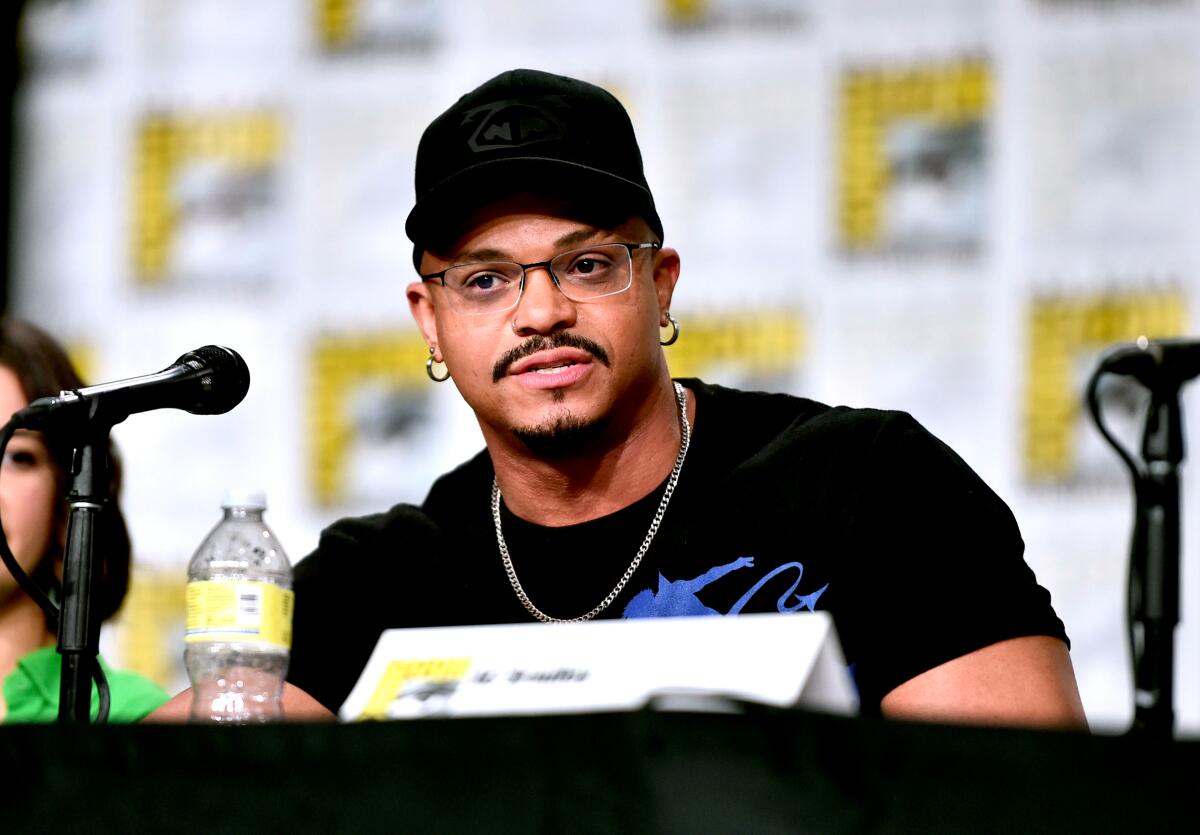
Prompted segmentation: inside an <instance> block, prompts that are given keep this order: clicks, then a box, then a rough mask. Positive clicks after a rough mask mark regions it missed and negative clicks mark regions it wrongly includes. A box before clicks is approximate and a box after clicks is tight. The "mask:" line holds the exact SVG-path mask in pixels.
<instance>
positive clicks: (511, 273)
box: [421, 243, 662, 316]
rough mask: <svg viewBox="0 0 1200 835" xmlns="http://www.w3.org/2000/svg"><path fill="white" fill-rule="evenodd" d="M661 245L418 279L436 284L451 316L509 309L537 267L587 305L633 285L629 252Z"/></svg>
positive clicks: (455, 269)
mask: <svg viewBox="0 0 1200 835" xmlns="http://www.w3.org/2000/svg"><path fill="white" fill-rule="evenodd" d="M661 246H662V245H661V244H657V243H648V244H625V243H614V244H596V245H594V246H587V247H582V248H580V249H570V250H567V251H566V252H560V253H558V254H557V255H555V256H554V257H553V258H551V259H550V260H548V261H535V262H534V263H532V264H518V263H516V262H515V261H481V262H479V263H473V264H455V265H454V266H452V267H447V268H446V269H444V270H442V271H441V272H437V273H430V274H429V275H423V276H421V280H422V281H440V282H441V284H442V286H443V287H445V288H446V291H447V292H446V296H447V298H448V299H449V301H450V308H451V309H452V310H453V311H454V312H455V313H461V314H465V315H467V316H478V315H480V314H483V313H501V312H503V311H505V310H511V309H512V308H514V307H516V306H517V302H519V301H520V300H521V295H522V294H523V293H524V292H525V276H526V275H527V273H528V271H529V270H531V269H533V268H535V267H545V268H546V269H547V270H548V271H549V272H550V278H551V280H552V281H553V282H554V286H555V287H557V288H558V289H559V292H561V293H562V294H563V295H564V296H566V297H567V298H568V299H570V300H571V301H573V302H586V301H592V300H593V299H602V298H604V297H605V296H615V295H617V293H624V292H625V291H626V290H628V289H629V288H630V286H632V284H633V253H634V252H635V251H636V250H639V249H650V250H656V249H659V248H660V247H661Z"/></svg>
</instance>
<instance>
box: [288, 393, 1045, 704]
mask: <svg viewBox="0 0 1200 835" xmlns="http://www.w3.org/2000/svg"><path fill="white" fill-rule="evenodd" d="M681 382H683V383H684V384H685V385H686V386H687V387H688V388H690V389H691V390H692V391H693V392H695V395H696V421H695V427H694V431H693V437H692V445H691V449H690V451H689V453H688V456H687V461H686V463H685V464H684V467H683V470H682V473H681V475H680V478H679V481H678V485H677V487H676V490H675V494H674V496H673V497H672V499H671V503H670V506H669V507H668V509H667V511H666V514H665V516H664V518H663V520H662V524H661V527H660V528H659V531H658V534H657V536H656V537H655V539H654V541H653V544H652V545H651V547H650V549H649V551H648V552H647V553H646V555H645V558H644V559H643V560H642V563H641V565H640V566H639V567H638V569H637V571H636V572H635V573H634V574H633V576H632V577H631V579H630V581H629V582H628V584H627V585H626V586H625V588H624V589H623V590H622V592H621V594H620V595H619V596H618V597H617V598H616V599H615V600H614V601H613V603H612V604H611V605H610V606H609V607H608V608H607V609H606V610H605V611H604V612H603V613H602V614H601V615H600V616H599V617H601V618H616V617H669V616H676V615H703V614H708V615H737V614H740V613H742V612H796V611H807V610H810V609H815V610H818V611H822V610H823V611H829V612H831V613H832V615H833V618H834V622H835V625H836V627H837V631H838V635H839V637H840V639H841V643H842V647H843V651H844V653H845V655H846V659H847V662H848V663H849V664H850V665H851V669H852V671H853V673H854V677H855V681H856V683H857V685H858V688H859V695H860V697H861V701H862V707H863V710H864V712H868V713H869V712H874V711H877V710H878V705H879V701H880V699H882V698H883V696H884V695H886V694H887V693H888V692H889V691H890V690H891V689H892V688H894V687H896V686H897V685H899V684H901V683H902V682H904V681H906V680H908V679H910V678H912V677H913V676H916V675H918V674H919V673H922V672H924V671H926V670H928V669H930V668H932V667H935V666H937V665H939V664H941V663H943V662H945V661H948V660H950V659H952V658H956V657H958V656H960V655H964V654H966V653H968V652H971V651H973V650H976V649H979V648H981V647H984V646H987V645H989V644H992V643H995V642H997V641H1001V640H1005V639H1008V638H1015V637H1021V636H1026V635H1052V636H1055V637H1058V638H1061V639H1062V640H1064V641H1065V640H1066V634H1065V632H1064V629H1063V625H1062V622H1061V621H1060V620H1059V619H1058V617H1057V616H1056V615H1055V613H1054V610H1053V609H1052V608H1051V606H1050V595H1049V593H1048V592H1046V590H1045V589H1043V588H1042V587H1041V586H1039V585H1038V584H1037V581H1036V580H1035V578H1034V575H1033V572H1032V571H1031V570H1030V569H1029V567H1028V566H1027V565H1026V564H1025V561H1024V559H1023V556H1022V553H1023V549H1024V545H1023V543H1022V541H1021V536H1020V533H1019V531H1018V529H1017V524H1016V521H1015V520H1014V518H1013V516H1012V513H1011V512H1010V511H1009V509H1008V508H1007V506H1005V504H1004V502H1003V501H1001V500H1000V498H999V497H997V496H996V494H995V493H993V492H992V491H991V490H990V489H989V488H988V487H987V485H985V484H984V483H983V481H982V480H981V479H980V478H979V477H978V476H977V475H976V474H975V473H974V472H973V471H972V470H971V469H970V467H968V466H967V465H966V464H965V463H964V462H963V461H962V459H960V458H959V457H958V456H957V455H955V454H954V452H953V451H951V450H950V449H949V448H948V447H947V446H945V445H944V444H943V443H941V442H940V441H939V440H937V439H936V438H935V437H933V436H932V435H930V434H929V433H928V432H927V431H926V430H925V429H923V428H922V427H921V426H920V425H919V424H918V423H917V422H916V421H915V420H913V419H912V418H911V417H910V416H908V415H906V414H903V413H901V412H882V411H876V410H870V409H849V408H845V407H837V408H830V407H828V406H824V405H821V404H819V403H816V402H813V401H811V400H806V399H803V398H797V397H792V396H789V395H782V394H764V393H759V392H742V391H736V390H733V389H728V388H723V387H720V386H715V385H707V384H704V383H701V382H700V381H697V380H683V381H681ZM492 477H493V470H492V464H491V459H490V458H489V457H488V456H487V453H486V451H484V452H481V453H480V454H479V455H477V456H476V457H475V458H473V459H471V460H470V461H468V462H467V463H465V464H463V465H462V466H460V467H459V468H457V469H456V470H454V471H453V472H451V473H448V474H447V475H445V476H443V477H442V478H440V479H438V481H437V482H436V483H435V484H434V485H433V488H432V489H431V490H430V492H429V495H428V496H427V497H426V499H425V502H424V503H423V504H422V505H421V506H420V507H416V506H413V505H406V504H402V505H397V506H396V507H393V508H392V509H391V510H389V511H388V512H387V513H382V514H376V515H373V516H366V517H361V518H357V519H344V520H341V521H339V522H337V523H335V524H334V525H332V526H330V527H329V528H328V529H327V530H326V531H325V532H324V533H323V534H322V537H321V541H320V544H319V546H318V547H317V550H316V551H315V552H313V553H312V554H311V555H309V556H308V557H307V558H306V559H304V560H303V561H301V562H300V564H299V565H297V567H296V577H295V588H296V609H295V622H294V633H293V650H292V662H291V668H290V671H289V674H288V678H289V680H290V681H292V682H293V683H294V684H296V685H297V686H299V687H301V688H303V689H304V690H306V691H308V692H309V693H311V694H312V695H313V696H314V697H315V698H316V699H318V700H319V701H321V702H322V703H323V704H325V705H326V706H327V707H329V708H330V709H331V710H336V709H337V708H338V707H339V706H340V705H341V703H342V701H344V700H345V698H346V696H347V695H348V694H349V692H350V689H351V687H353V685H354V682H355V681H356V680H357V678H358V675H359V673H360V672H361V671H362V668H363V666H364V665H365V664H366V661H367V658H368V657H369V655H370V653H371V650H372V649H373V648H374V646H375V643H376V641H377V640H378V637H379V634H380V632H382V631H383V630H384V629H388V628H394V627H419V626H452V625H463V624H493V623H521V622H529V621H532V620H533V618H532V616H531V615H529V613H527V612H526V611H525V609H524V607H523V606H522V605H521V603H520V602H519V601H518V599H517V596H516V594H515V593H514V591H513V589H512V587H511V585H510V583H509V581H508V578H507V576H506V575H505V572H504V567H503V564H502V562H501V559H500V554H499V550H498V547H497V544H496V534H495V528H494V526H493V522H492V517H491V507H490V495H491V485H492ZM665 485H666V483H665V482H664V483H663V484H662V485H660V486H659V487H658V489H656V490H655V491H653V492H652V493H651V494H649V495H647V496H645V497H644V498H642V499H641V500H639V501H637V502H635V503H633V504H632V505H630V506H628V507H626V508H624V509H623V510H621V511H618V512H617V513H614V514H611V515H609V516H605V517H602V518H599V519H594V520H591V521H589V522H584V523H582V524H579V525H571V526H567V527H560V528H545V527H541V526H538V525H534V524H531V523H528V522H526V521H524V520H521V519H519V518H517V517H515V516H513V515H512V514H511V513H509V512H508V511H507V509H505V508H503V506H502V515H501V519H502V525H503V530H504V537H505V540H506V542H507V543H508V547H509V551H510V553H511V556H512V561H513V565H514V568H515V570H516V572H517V576H518V577H519V578H520V581H521V584H522V586H523V587H524V588H525V590H526V592H527V593H528V594H529V597H530V599H531V600H532V601H533V603H534V604H535V605H536V606H537V607H538V608H540V609H541V610H542V611H543V612H545V613H546V614H549V615H551V616H553V617H558V618H570V617H576V616H578V615H581V614H584V613H586V612H588V611H589V610H591V608H592V607H593V606H595V605H596V604H597V603H599V602H600V601H601V600H602V599H604V597H605V596H606V595H607V594H608V593H609V592H610V591H611V590H612V589H613V587H614V586H615V585H616V584H617V582H618V580H620V578H621V576H622V575H623V574H624V572H625V570H626V569H627V567H628V566H629V564H630V562H631V561H632V560H633V557H634V555H635V554H636V553H637V550H638V547H639V546H640V545H641V543H642V540H643V539H644V537H645V535H646V531H647V529H648V527H649V525H650V522H651V520H652V519H653V517H654V513H655V511H656V509H657V508H658V504H659V501H660V499H661V498H662V491H663V490H664V489H665ZM553 500H554V497H553V496H551V495H547V496H546V501H547V502H551V501H553ZM778 652H779V658H780V661H781V663H786V661H787V657H788V648H787V647H779V650H778Z"/></svg>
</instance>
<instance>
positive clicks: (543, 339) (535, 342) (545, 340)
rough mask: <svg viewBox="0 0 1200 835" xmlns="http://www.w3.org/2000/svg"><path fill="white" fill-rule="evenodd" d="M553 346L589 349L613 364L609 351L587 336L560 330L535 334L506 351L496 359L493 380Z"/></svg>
mask: <svg viewBox="0 0 1200 835" xmlns="http://www.w3.org/2000/svg"><path fill="white" fill-rule="evenodd" d="M551 348H578V349H579V350H580V351H587V352H588V353H589V354H591V355H592V356H593V357H595V358H596V359H597V360H599V361H600V362H601V363H603V364H604V365H611V364H612V363H611V361H610V360H609V358H608V352H606V351H605V350H604V349H603V348H601V347H600V346H599V345H597V344H596V343H595V342H593V341H592V340H590V339H588V338H587V337H586V336H580V335H579V334H577V333H571V332H570V331H558V332H556V333H553V334H551V335H550V336H542V335H541V334H535V335H534V336H531V337H529V338H528V339H526V340H525V341H524V342H522V343H521V344H520V345H518V346H517V347H515V348H513V349H511V350H509V351H506V352H505V354H504V356H502V357H500V359H498V360H496V364H495V365H494V366H493V367H492V382H493V383H498V382H500V380H501V379H503V377H504V375H505V374H506V373H508V369H509V366H511V365H512V364H513V363H514V362H517V361H518V360H523V359H525V357H528V356H530V355H532V354H536V353H537V352H538V351H548V350H550V349H551Z"/></svg>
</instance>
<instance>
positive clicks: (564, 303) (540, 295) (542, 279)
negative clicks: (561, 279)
mask: <svg viewBox="0 0 1200 835" xmlns="http://www.w3.org/2000/svg"><path fill="white" fill-rule="evenodd" d="M574 324H575V302H573V301H571V300H570V299H568V298H567V297H566V296H564V295H563V294H562V291H561V290H559V288H558V286H557V285H556V284H555V282H554V277H553V276H552V275H551V274H550V268H549V267H530V268H529V269H527V270H526V271H525V289H524V290H523V291H522V293H521V299H520V301H518V302H517V306H516V308H515V309H514V310H513V318H512V328H513V331H514V332H515V333H516V334H517V335H518V336H529V335H531V334H535V333H553V332H554V331H558V330H564V329H566V328H569V327H571V326H572V325H574Z"/></svg>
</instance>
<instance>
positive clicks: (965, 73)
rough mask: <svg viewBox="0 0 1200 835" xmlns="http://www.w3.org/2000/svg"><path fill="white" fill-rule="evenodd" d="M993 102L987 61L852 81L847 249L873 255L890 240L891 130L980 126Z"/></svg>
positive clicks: (844, 134) (844, 140) (844, 214)
mask: <svg viewBox="0 0 1200 835" xmlns="http://www.w3.org/2000/svg"><path fill="white" fill-rule="evenodd" d="M991 98H992V79H991V74H990V72H989V68H988V65H987V63H986V62H985V61H984V60H982V59H976V58H971V59H966V60H961V61H955V62H950V63H942V64H934V65H926V66H914V67H904V68H893V67H882V68H870V69H857V70H853V71H851V72H849V73H847V75H846V77H845V78H844V79H843V81H842V89H841V101H842V109H841V114H840V125H839V128H838V130H839V133H840V134H841V139H840V147H839V148H838V155H839V159H838V170H839V174H840V177H839V193H838V230H839V237H840V243H841V245H842V247H843V248H845V249H846V250H849V251H852V252H860V251H870V250H873V249H877V248H879V247H880V246H882V245H883V244H884V243H885V242H886V240H887V232H888V230H887V228H886V225H885V223H886V217H885V202H886V200H887V197H888V194H889V186H890V181H889V178H890V176H891V175H890V171H889V164H888V158H887V153H886V151H887V148H886V142H887V138H888V131H889V129H890V128H891V127H892V126H893V125H894V124H895V123H897V122H898V121H900V120H908V121H920V122H924V123H928V124H934V125H946V126H953V125H966V124H969V123H972V122H979V121H981V120H982V119H983V117H984V116H985V115H986V113H987V111H988V108H989V107H990V105H991Z"/></svg>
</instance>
